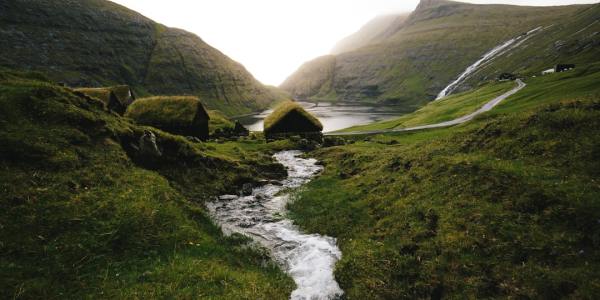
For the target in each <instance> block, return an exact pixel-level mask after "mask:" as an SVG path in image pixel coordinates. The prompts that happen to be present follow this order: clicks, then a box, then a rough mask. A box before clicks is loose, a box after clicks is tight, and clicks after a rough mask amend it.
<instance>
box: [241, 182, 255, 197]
mask: <svg viewBox="0 0 600 300" xmlns="http://www.w3.org/2000/svg"><path fill="white" fill-rule="evenodd" d="M253 187H254V186H253V185H252V183H244V184H243V185H242V190H241V195H242V196H250V195H252V188H253Z"/></svg>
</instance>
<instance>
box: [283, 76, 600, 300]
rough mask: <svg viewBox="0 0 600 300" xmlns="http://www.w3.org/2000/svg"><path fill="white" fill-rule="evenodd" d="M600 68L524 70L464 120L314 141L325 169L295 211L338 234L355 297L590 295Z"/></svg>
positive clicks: (341, 273)
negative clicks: (510, 87)
mask: <svg viewBox="0 0 600 300" xmlns="http://www.w3.org/2000/svg"><path fill="white" fill-rule="evenodd" d="M599 79H600V72H598V69H597V67H590V68H581V69H579V70H578V71H576V72H571V73H564V74H555V75H551V76H547V77H543V78H536V79H532V80H529V81H528V84H529V86H528V87H526V88H525V89H524V90H522V91H521V92H519V93H518V94H517V95H515V96H513V97H511V98H509V99H507V100H506V101H505V102H503V103H501V104H500V105H499V106H498V107H497V108H496V109H494V110H493V111H491V112H490V113H486V114H484V115H482V116H480V117H478V118H476V119H475V120H474V121H472V122H469V123H466V124H463V125H460V126H456V127H452V128H445V129H437V130H429V131H420V132H411V133H398V134H388V135H378V136H374V137H369V138H364V139H363V138H360V137H359V138H356V139H357V141H356V143H354V144H352V145H346V146H338V147H332V148H325V149H321V150H318V151H315V152H313V153H311V155H314V156H316V157H317V158H319V159H320V160H322V161H323V163H324V164H325V166H326V167H325V171H324V173H323V174H322V176H320V177H319V178H317V179H315V180H314V181H313V182H311V183H310V184H309V185H308V186H307V188H306V189H305V190H304V191H302V192H300V193H298V194H297V195H296V200H295V202H294V203H293V204H291V205H290V209H291V213H290V215H291V217H292V218H293V219H294V220H295V221H296V222H297V223H298V224H299V225H300V226H301V227H302V228H304V229H306V230H308V231H310V232H318V233H323V234H327V235H330V236H334V237H337V238H338V245H339V246H340V248H341V250H342V253H343V257H342V260H341V261H340V262H339V263H338V265H337V266H336V274H335V275H336V278H337V279H338V281H339V283H340V285H341V286H342V288H343V289H344V290H345V292H346V295H347V297H348V298H349V299H398V298H406V299H414V298H429V297H431V298H436V299H439V298H442V297H443V298H496V297H499V298H504V297H508V298H541V299H556V298H564V297H569V298H576V299H592V298H594V297H595V296H596V295H598V293H599V292H600V279H599V278H600V271H599V270H600V252H599V251H598V249H599V246H600V235H598V232H600V223H599V222H598V220H600V202H599V201H598V195H600V184H599V183H598V177H599V175H600V173H599V172H598V170H600V163H599V161H598V159H597V157H598V149H600V139H599V136H600V122H599V120H600V102H599V101H600V100H599V99H600V98H599V97H600V86H598V84H597V83H598V82H599V81H598V80H599ZM407 118H408V117H407Z"/></svg>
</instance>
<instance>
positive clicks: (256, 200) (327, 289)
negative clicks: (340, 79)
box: [207, 151, 343, 300]
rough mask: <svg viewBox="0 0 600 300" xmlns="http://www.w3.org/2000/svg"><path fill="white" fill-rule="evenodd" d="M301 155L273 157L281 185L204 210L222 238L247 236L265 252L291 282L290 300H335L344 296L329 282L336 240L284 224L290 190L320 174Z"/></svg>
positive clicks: (224, 200)
mask: <svg viewBox="0 0 600 300" xmlns="http://www.w3.org/2000/svg"><path fill="white" fill-rule="evenodd" d="M301 154H302V152H300V151H282V152H278V153H277V154H275V155H274V157H275V159H276V160H277V161H278V162H279V163H281V164H282V165H284V166H285V167H286V168H287V170H288V177H287V178H286V179H284V180H282V181H279V182H276V183H270V184H267V185H264V186H261V187H257V188H254V189H253V190H252V195H249V196H236V195H223V196H220V197H219V198H218V200H216V201H214V202H211V203H208V204H207V207H208V210H209V212H210V214H211V216H212V217H213V218H214V219H215V220H216V222H217V223H218V224H219V225H220V226H221V228H222V230H223V233H225V234H231V233H240V234H243V235H246V236H248V237H250V238H252V239H253V240H254V241H255V242H257V243H259V244H260V245H262V246H263V247H265V248H267V249H268V250H269V251H270V253H271V256H272V257H273V258H274V259H275V261H276V262H277V263H278V264H279V265H280V266H281V267H282V268H283V270H285V271H286V272H287V273H288V274H289V275H290V276H291V277H292V278H293V279H294V281H295V282H296V286H297V287H296V290H294V291H293V292H292V295H291V297H290V298H291V299H293V300H296V299H297V300H300V299H335V298H337V297H339V296H341V295H342V294H343V291H342V290H341V288H340V287H339V285H338V283H337V282H336V281H335V278H334V276H333V270H334V267H335V263H336V262H337V261H338V260H339V259H340V258H341V256H342V253H341V251H340V250H339V249H338V247H337V246H336V239H335V238H332V237H328V236H322V235H319V234H305V233H302V232H301V231H300V229H299V228H298V227H297V226H296V225H294V224H293V223H292V221H291V220H289V219H287V218H285V215H286V204H287V202H288V201H289V198H290V194H289V190H290V189H296V188H299V187H301V186H302V185H304V184H306V183H308V182H309V181H310V180H311V179H312V178H313V177H314V176H315V175H317V174H318V173H319V172H320V171H321V170H322V169H323V167H322V166H319V165H317V164H316V163H317V161H316V160H315V159H304V158H301V157H299V156H300V155H301Z"/></svg>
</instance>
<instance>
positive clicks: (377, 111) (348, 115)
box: [238, 102, 407, 132]
mask: <svg viewBox="0 0 600 300" xmlns="http://www.w3.org/2000/svg"><path fill="white" fill-rule="evenodd" d="M298 103H299V104H300V105H302V107H304V109H306V110H307V111H309V112H310V113H312V114H314V115H315V116H316V117H317V118H319V120H320V121H321V123H322V124H323V132H331V131H336V130H340V129H344V128H348V127H351V126H356V125H364V124H369V123H373V122H378V121H383V120H388V119H393V118H395V117H398V116H400V115H403V114H406V113H407V112H406V111H402V110H401V109H400V108H398V107H390V106H377V107H375V106H365V105H352V104H331V103H319V104H315V103H309V102H298ZM272 112H273V110H272V109H270V110H266V111H264V112H262V113H259V114H255V115H250V116H244V117H241V118H238V120H239V121H240V123H242V125H244V126H246V128H248V129H249V130H250V131H262V130H263V120H264V118H265V117H266V116H268V115H269V114H270V113H272Z"/></svg>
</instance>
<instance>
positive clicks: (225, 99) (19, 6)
mask: <svg viewBox="0 0 600 300" xmlns="http://www.w3.org/2000/svg"><path fill="white" fill-rule="evenodd" d="M0 28H1V30H0V40H2V43H0V66H4V67H8V68H11V69H16V70H23V71H41V72H44V73H45V74H47V76H48V77H49V78H51V79H53V80H55V81H57V82H65V83H67V84H69V85H70V86H73V87H88V86H89V87H98V86H107V85H116V84H128V85H130V86H132V87H133V88H134V89H135V91H136V92H137V94H139V95H141V96H144V95H149V94H154V95H165V94H166V95H183V94H185V95H196V96H200V97H201V98H202V99H207V100H206V101H207V103H206V104H207V106H209V107H210V108H212V109H219V110H221V111H223V112H225V113H227V114H229V115H235V114H242V113H248V112H251V111H256V110H260V109H263V108H265V107H267V106H268V105H269V104H271V103H272V102H274V101H275V100H279V98H280V96H278V95H276V94H275V93H274V92H272V91H271V90H270V89H269V88H267V87H265V86H263V85H262V84H261V83H259V82H258V81H257V80H256V79H254V78H253V77H252V75H251V74H250V73H248V72H247V71H246V70H245V68H244V67H243V66H242V65H240V64H239V63H237V62H235V61H233V60H231V59H230V58H228V57H227V56H225V55H224V54H222V53H221V52H219V51H218V50H217V49H214V48H212V47H211V46H210V45H208V44H206V43H205V42H204V41H202V39H200V38H199V37H198V36H196V35H194V34H192V33H189V32H186V31H184V30H180V29H175V28H168V27H166V26H163V25H161V24H158V23H155V22H154V21H152V20H150V19H148V18H146V17H144V16H142V15H140V14H138V13H136V12H134V11H131V10H129V9H127V8H125V7H123V6H120V5H118V4H115V3H113V2H110V1H106V0H82V1H66V0H35V1H27V0H14V1H2V2H0Z"/></svg>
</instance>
